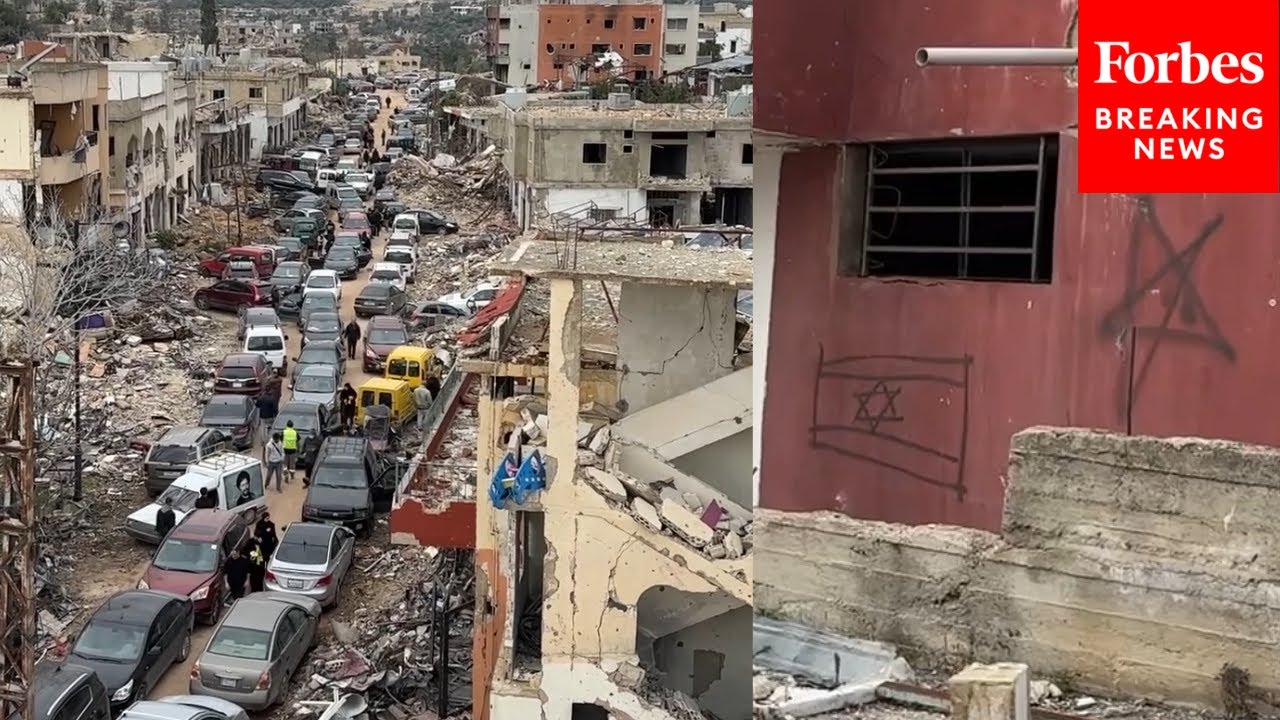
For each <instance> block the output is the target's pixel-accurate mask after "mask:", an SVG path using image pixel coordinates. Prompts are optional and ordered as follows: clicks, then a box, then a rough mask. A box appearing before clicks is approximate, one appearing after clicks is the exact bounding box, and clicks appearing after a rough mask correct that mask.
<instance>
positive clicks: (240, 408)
mask: <svg viewBox="0 0 1280 720" xmlns="http://www.w3.org/2000/svg"><path fill="white" fill-rule="evenodd" d="M244 419H245V415H244V405H242V404H240V403H237V404H235V405H227V404H223V403H217V404H214V403H209V404H208V405H205V406H204V414H202V415H201V416H200V422H201V424H215V425H216V424H225V423H238V422H243V421H244Z"/></svg>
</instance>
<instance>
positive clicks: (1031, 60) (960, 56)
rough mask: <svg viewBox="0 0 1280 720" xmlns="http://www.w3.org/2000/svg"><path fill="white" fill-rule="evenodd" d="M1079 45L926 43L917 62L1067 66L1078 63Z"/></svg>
mask: <svg viewBox="0 0 1280 720" xmlns="http://www.w3.org/2000/svg"><path fill="white" fill-rule="evenodd" d="M1079 56H1080V53H1079V52H1078V51H1077V50H1076V48H1035V47H922V48H920V49H919V50H916V65H919V66H920V67H928V66H930V65H995V66H999V65H1004V66H1015V65H1024V66H1048V67H1065V66H1069V65H1075V64H1076V61H1077V59H1078V58H1079Z"/></svg>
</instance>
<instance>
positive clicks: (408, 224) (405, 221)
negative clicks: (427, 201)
mask: <svg viewBox="0 0 1280 720" xmlns="http://www.w3.org/2000/svg"><path fill="white" fill-rule="evenodd" d="M391 227H393V228H395V229H396V230H417V229H418V221H417V220H414V219H413V218H396V221H395V224H394V225H392V226H391Z"/></svg>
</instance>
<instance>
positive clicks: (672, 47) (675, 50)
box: [663, 43, 685, 55]
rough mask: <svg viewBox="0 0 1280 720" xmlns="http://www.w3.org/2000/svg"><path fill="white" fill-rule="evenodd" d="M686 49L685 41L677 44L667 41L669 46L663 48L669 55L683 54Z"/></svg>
mask: <svg viewBox="0 0 1280 720" xmlns="http://www.w3.org/2000/svg"><path fill="white" fill-rule="evenodd" d="M684 49H685V46H684V43H676V44H672V43H667V46H666V47H665V48H663V52H665V53H666V54H667V55H683V54H684Z"/></svg>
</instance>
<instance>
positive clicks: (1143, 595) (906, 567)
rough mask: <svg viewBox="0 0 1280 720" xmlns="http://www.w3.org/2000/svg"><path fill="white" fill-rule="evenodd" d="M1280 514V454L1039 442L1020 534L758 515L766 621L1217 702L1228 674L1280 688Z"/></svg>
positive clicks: (1073, 435)
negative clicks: (1226, 669)
mask: <svg viewBox="0 0 1280 720" xmlns="http://www.w3.org/2000/svg"><path fill="white" fill-rule="evenodd" d="M1277 517H1280V451H1277V450H1275V449H1272V448H1265V447H1257V446H1247V445H1241V444H1238V443H1232V442H1226V441H1217V440H1199V439H1156V438H1147V437H1130V436H1125V435H1116V434H1109V433H1099V432H1092V431H1083V430H1073V429H1066V430H1064V429H1057V428H1030V429H1028V430H1025V431H1023V432H1021V433H1018V434H1017V435H1015V436H1014V438H1013V443H1012V452H1011V457H1010V464H1009V474H1008V484H1007V490H1006V507H1005V515H1004V536H1003V537H999V536H996V535H993V534H990V533H985V532H981V531H976V530H969V529H965V528H956V527H949V526H948V527H944V526H921V527H905V526H899V525H888V524H884V523H877V522H867V521H859V520H851V519H849V518H847V517H845V516H843V515H836V514H832V513H820V514H789V513H780V512H775V511H768V510H762V509H758V510H757V511H756V516H755V518H756V534H757V546H756V550H755V563H756V566H755V570H756V607H757V608H758V609H760V611H761V612H764V613H765V614H769V615H773V616H779V617H784V618H786V619H790V620H796V621H800V622H805V623H809V624H812V625H815V626H817V627H820V628H823V629H828V630H832V631H836V632H840V633H844V634H847V635H851V636H855V637H862V638H868V639H876V640H883V641H888V642H893V643H896V644H898V645H899V647H900V648H901V649H902V650H903V652H904V653H906V654H907V655H908V657H913V656H914V659H915V660H916V661H917V662H922V661H923V662H928V663H930V664H937V663H939V662H941V663H944V664H954V665H960V664H963V663H965V662H967V661H970V660H974V661H985V662H992V661H1005V660H1008V661H1017V662H1025V663H1027V664H1029V665H1030V666H1031V667H1032V669H1033V673H1035V674H1036V675H1037V676H1039V677H1050V678H1053V679H1055V680H1058V681H1060V682H1064V683H1066V684H1068V685H1070V686H1072V687H1075V688H1078V689H1081V690H1086V691H1091V692H1099V693H1119V694H1132V695H1141V696H1145V697H1153V698H1163V699H1168V700H1173V701H1183V702H1193V703H1200V704H1206V705H1218V704H1219V702H1220V698H1219V691H1218V682H1217V680H1216V677H1215V676H1216V675H1217V673H1218V672H1219V670H1220V669H1221V668H1222V667H1223V665H1224V664H1227V663H1232V664H1235V665H1238V666H1240V667H1243V668H1245V669H1247V670H1249V671H1250V673H1251V674H1252V680H1253V683H1254V685H1255V686H1256V687H1259V688H1262V689H1265V690H1269V691H1272V692H1275V691H1277V690H1280V629H1277V628H1276V627H1275V624H1274V623H1273V622H1272V621H1271V618H1272V614H1273V613H1274V612H1275V610H1276V609H1277V608H1278V607H1280V582H1277V580H1276V578H1278V577H1280V573H1277V572H1276V570H1277V566H1280V558H1277V557H1276V555H1275V554H1274V553H1272V552H1270V549H1271V548H1273V547H1274V546H1275V545H1276V544H1277V543H1278V542H1280V539H1277V535H1276V534H1275V533H1274V529H1275V524H1274V523H1273V521H1272V520H1271V519H1272V518H1277Z"/></svg>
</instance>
